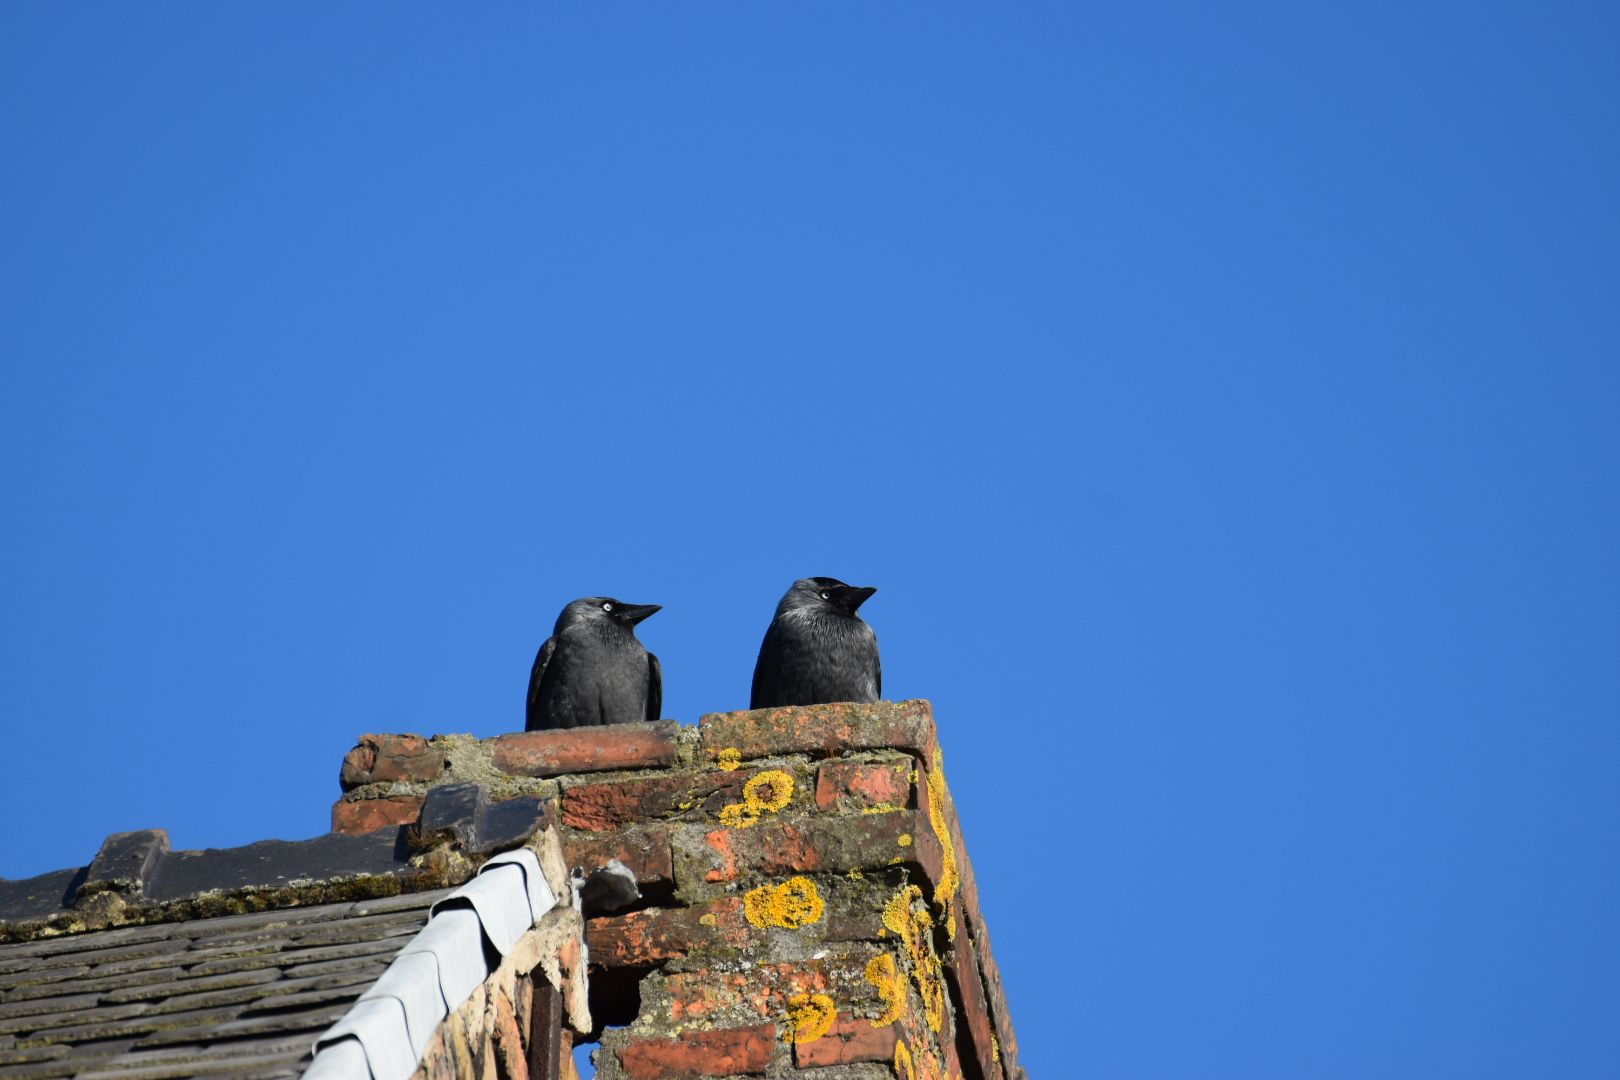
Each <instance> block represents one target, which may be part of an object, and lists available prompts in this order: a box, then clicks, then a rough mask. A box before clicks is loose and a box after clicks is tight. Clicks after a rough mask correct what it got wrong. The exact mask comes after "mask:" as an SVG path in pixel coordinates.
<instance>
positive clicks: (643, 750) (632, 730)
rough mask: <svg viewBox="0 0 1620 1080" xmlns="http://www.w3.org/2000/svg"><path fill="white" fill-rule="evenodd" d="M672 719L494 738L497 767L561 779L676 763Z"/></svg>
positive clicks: (528, 774)
mask: <svg viewBox="0 0 1620 1080" xmlns="http://www.w3.org/2000/svg"><path fill="white" fill-rule="evenodd" d="M679 727H680V725H679V724H677V723H675V721H673V720H660V721H658V722H657V723H655V724H610V725H607V726H605V727H583V728H569V729H567V730H563V731H520V732H517V733H516V734H513V735H501V736H499V737H497V738H496V739H495V740H494V743H495V767H496V768H497V769H499V770H501V771H502V772H504V773H509V774H511V775H513V776H561V775H563V774H564V773H581V772H602V771H604V770H607V769H645V768H652V767H654V766H659V765H673V764H674V763H675V733H676V731H677V730H679Z"/></svg>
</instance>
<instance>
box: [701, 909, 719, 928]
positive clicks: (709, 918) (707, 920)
mask: <svg viewBox="0 0 1620 1080" xmlns="http://www.w3.org/2000/svg"><path fill="white" fill-rule="evenodd" d="M698 922H699V923H701V924H702V925H704V926H713V925H714V924H715V918H714V912H712V911H711V912H709V913H708V914H707V915H699V916H698Z"/></svg>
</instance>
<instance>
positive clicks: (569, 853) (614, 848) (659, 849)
mask: <svg viewBox="0 0 1620 1080" xmlns="http://www.w3.org/2000/svg"><path fill="white" fill-rule="evenodd" d="M563 855H564V857H565V858H566V859H567V860H568V865H569V866H578V867H583V868H584V869H585V870H586V872H587V873H588V872H589V871H591V870H593V869H595V868H597V867H600V866H606V865H607V863H608V860H609V859H618V860H619V861H620V862H621V863H623V864H624V865H625V866H627V867H628V868H629V869H630V870H631V872H632V873H634V874H635V875H636V882H637V884H639V885H643V886H646V885H653V884H667V883H670V882H673V881H674V880H675V866H674V863H673V862H672V860H671V856H670V851H669V829H668V828H667V827H664V826H656V825H654V826H648V827H645V828H628V829H621V830H620V831H618V832H609V833H571V834H569V835H568V836H565V837H563Z"/></svg>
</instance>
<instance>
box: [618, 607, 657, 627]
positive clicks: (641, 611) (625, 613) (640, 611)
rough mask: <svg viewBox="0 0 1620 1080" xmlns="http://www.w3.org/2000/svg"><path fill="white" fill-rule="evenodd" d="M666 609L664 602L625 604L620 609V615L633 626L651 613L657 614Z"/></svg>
mask: <svg viewBox="0 0 1620 1080" xmlns="http://www.w3.org/2000/svg"><path fill="white" fill-rule="evenodd" d="M662 610H664V606H663V605H662V604H624V605H622V606H620V608H619V610H618V616H619V618H620V619H623V620H624V621H625V622H627V623H629V624H630V625H631V626H634V625H636V623H638V622H640V621H641V620H642V619H645V618H647V617H648V616H650V615H656V614H658V612H660V611H662Z"/></svg>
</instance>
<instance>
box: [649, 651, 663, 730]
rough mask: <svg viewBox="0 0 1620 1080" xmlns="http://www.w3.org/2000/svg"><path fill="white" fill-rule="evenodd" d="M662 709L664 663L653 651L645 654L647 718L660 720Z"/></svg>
mask: <svg viewBox="0 0 1620 1080" xmlns="http://www.w3.org/2000/svg"><path fill="white" fill-rule="evenodd" d="M663 711H664V665H663V664H660V663H659V662H658V657H657V656H656V655H655V654H653V653H648V654H647V719H648V720H662V719H663V717H662V716H660V715H659V713H661V712H663Z"/></svg>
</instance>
